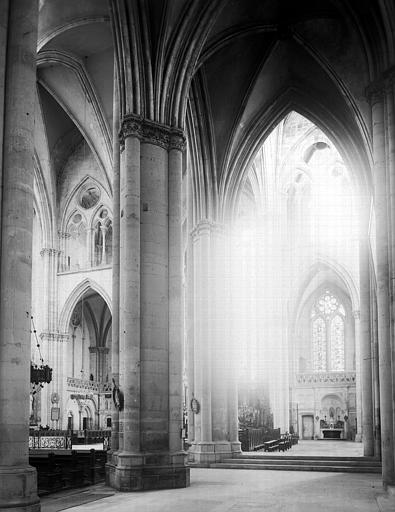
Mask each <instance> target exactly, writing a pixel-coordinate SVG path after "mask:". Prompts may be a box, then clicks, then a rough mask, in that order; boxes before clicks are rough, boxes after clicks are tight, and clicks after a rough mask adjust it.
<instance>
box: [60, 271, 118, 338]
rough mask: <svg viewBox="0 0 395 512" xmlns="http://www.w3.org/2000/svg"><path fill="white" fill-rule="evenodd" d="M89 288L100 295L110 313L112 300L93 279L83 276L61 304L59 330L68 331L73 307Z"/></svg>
mask: <svg viewBox="0 0 395 512" xmlns="http://www.w3.org/2000/svg"><path fill="white" fill-rule="evenodd" d="M89 290H93V291H95V292H96V293H97V294H98V295H100V296H101V297H102V299H103V300H104V302H105V303H106V304H107V306H108V309H109V311H110V313H111V315H112V302H111V298H110V296H109V295H108V293H107V292H106V291H105V290H104V288H102V287H101V286H100V285H99V284H98V283H97V282H96V281H94V280H93V279H88V278H85V279H84V280H83V281H81V282H80V283H79V284H78V285H77V286H76V287H75V288H74V290H73V291H72V292H71V293H70V295H69V297H68V298H67V300H66V302H65V304H64V306H63V309H62V312H61V313H60V317H59V330H60V332H62V333H66V332H67V331H68V326H69V323H70V319H71V315H72V313H73V311H74V308H75V307H76V305H77V304H78V302H79V301H80V300H81V299H82V297H83V296H84V295H85V294H86V293H87V292H88V291H89Z"/></svg>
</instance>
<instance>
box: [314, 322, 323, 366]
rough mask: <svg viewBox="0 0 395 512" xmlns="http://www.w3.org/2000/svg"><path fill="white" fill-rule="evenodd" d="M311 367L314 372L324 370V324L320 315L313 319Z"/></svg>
mask: <svg viewBox="0 0 395 512" xmlns="http://www.w3.org/2000/svg"><path fill="white" fill-rule="evenodd" d="M313 367H314V371H316V372H325V371H326V325H325V320H324V319H323V318H321V317H318V318H316V319H315V320H314V321H313Z"/></svg>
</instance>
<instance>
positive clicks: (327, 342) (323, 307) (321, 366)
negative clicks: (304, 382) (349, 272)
mask: <svg viewBox="0 0 395 512" xmlns="http://www.w3.org/2000/svg"><path fill="white" fill-rule="evenodd" d="M311 320H312V355H313V370H314V371H315V372H325V371H328V370H329V371H344V320H345V309H344V306H343V305H342V304H341V303H340V302H339V301H338V299H337V298H336V297H335V296H334V295H333V294H332V293H330V292H329V291H328V290H326V291H325V293H324V294H323V295H321V296H320V297H319V299H318V300H317V301H316V303H315V304H314V306H313V308H312V311H311Z"/></svg>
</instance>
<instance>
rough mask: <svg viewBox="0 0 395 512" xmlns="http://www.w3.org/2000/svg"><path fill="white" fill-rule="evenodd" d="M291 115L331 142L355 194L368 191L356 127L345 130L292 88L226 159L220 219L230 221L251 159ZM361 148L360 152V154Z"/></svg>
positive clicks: (368, 160)
mask: <svg viewBox="0 0 395 512" xmlns="http://www.w3.org/2000/svg"><path fill="white" fill-rule="evenodd" d="M293 111H294V112H297V113H298V114H300V115H302V116H304V117H305V118H306V119H308V120H310V121H311V122H312V123H313V124H315V125H316V126H317V127H318V128H319V129H320V130H322V131H323V132H324V134H325V135H326V136H327V137H328V138H329V139H330V140H331V141H333V144H334V145H335V147H336V149H337V150H338V151H339V153H340V155H341V156H342V158H343V161H344V162H345V164H346V166H347V168H348V169H349V170H350V174H351V176H352V177H353V178H354V179H355V180H356V183H357V184H358V188H359V191H360V192H361V193H363V194H368V193H369V192H370V191H371V182H372V178H371V167H372V156H371V148H370V141H369V140H368V139H367V138H366V136H365V134H364V133H363V132H362V131H361V130H360V129H359V127H358V124H357V123H356V122H355V121H354V120H351V119H349V122H348V123H347V124H348V126H346V124H345V123H344V121H343V120H341V116H339V115H338V113H337V112H335V113H334V112H333V111H331V110H330V109H329V106H328V107H327V106H326V105H324V104H323V103H322V101H320V100H319V99H317V98H314V96H312V95H307V94H306V93H305V92H304V91H303V89H302V88H301V87H296V86H294V85H292V86H289V87H286V88H285V89H284V90H283V91H282V92H280V93H279V95H278V97H277V98H276V99H275V100H274V103H273V104H271V105H270V107H269V108H264V109H261V111H259V112H258V114H257V115H256V116H255V118H254V119H253V120H252V121H251V122H250V124H249V126H248V128H247V129H246V130H245V132H244V136H243V138H242V139H241V140H240V143H239V144H238V147H237V150H236V151H235V153H234V154H233V155H232V157H231V158H230V160H229V170H228V173H227V174H226V175H225V176H224V179H223V180H222V182H221V183H220V185H219V187H220V198H221V201H222V204H221V210H222V212H221V213H222V217H223V218H229V216H230V218H231V219H232V218H233V217H234V215H235V213H236V205H237V203H238V196H239V194H240V191H241V188H242V187H241V184H242V183H243V180H244V177H245V174H246V173H247V172H248V169H249V168H250V166H251V164H252V162H253V160H254V158H255V155H256V154H257V152H258V150H259V149H260V147H261V146H262V145H263V143H264V142H265V140H266V138H267V137H268V136H269V134H270V133H271V132H272V131H273V129H274V128H275V127H276V126H277V125H278V124H279V123H280V122H281V120H282V119H283V118H284V117H286V115H288V114H290V113H291V112H293ZM323 120H325V122H324V121H323ZM361 148H364V150H363V151H361Z"/></svg>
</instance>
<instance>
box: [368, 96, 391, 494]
mask: <svg viewBox="0 0 395 512" xmlns="http://www.w3.org/2000/svg"><path fill="white" fill-rule="evenodd" d="M371 103H372V122H373V158H374V173H373V175H374V208H375V215H376V247H377V251H376V261H377V326H378V344H379V381H380V416H381V455H382V471H383V483H384V485H385V486H386V485H388V484H394V483H395V473H394V444H393V411H392V403H393V402H392V374H391V329H390V324H391V313H390V279H389V278H390V274H389V258H388V250H389V247H388V229H389V222H388V198H387V187H386V183H387V174H386V152H385V124H384V99H383V94H382V91H375V93H374V94H373V95H372V97H371Z"/></svg>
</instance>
